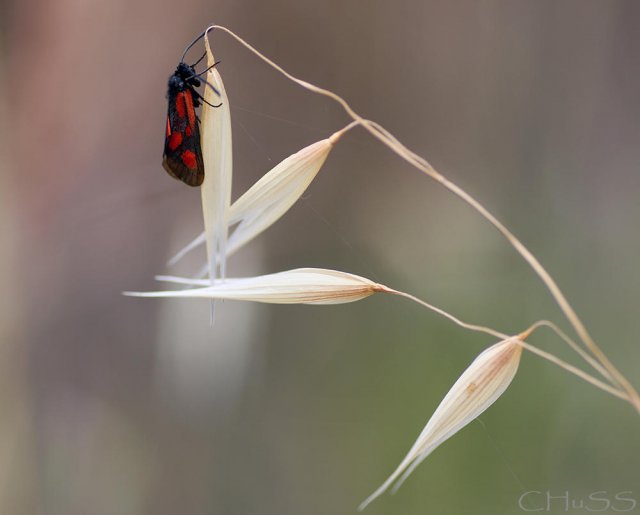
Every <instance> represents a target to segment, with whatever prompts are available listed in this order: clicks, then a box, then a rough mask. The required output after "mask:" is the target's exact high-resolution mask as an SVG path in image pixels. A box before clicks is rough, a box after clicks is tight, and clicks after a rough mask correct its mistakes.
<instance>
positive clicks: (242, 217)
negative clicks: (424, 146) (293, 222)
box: [169, 128, 346, 265]
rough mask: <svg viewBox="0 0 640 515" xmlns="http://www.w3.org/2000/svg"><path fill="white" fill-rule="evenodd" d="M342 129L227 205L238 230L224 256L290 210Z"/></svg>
mask: <svg viewBox="0 0 640 515" xmlns="http://www.w3.org/2000/svg"><path fill="white" fill-rule="evenodd" d="M345 129H346V128H345ZM345 129H342V130H340V131H338V132H336V133H335V134H333V135H332V136H330V137H329V138H326V139H323V140H320V141H317V142H315V143H312V144H311V145H308V146H306V147H304V148H303V149H301V150H299V151H298V152H296V153H295V154H292V155H290V156H289V157H287V158H286V159H284V160H283V161H281V162H280V163H278V164H277V165H276V166H275V167H273V168H272V169H271V170H270V171H269V172H267V173H266V174H264V175H263V176H262V177H261V178H260V179H259V180H258V181H257V182H256V183H255V184H254V185H253V186H251V188H249V189H248V190H247V191H246V192H245V193H244V194H243V195H242V196H241V197H240V198H239V199H238V200H236V201H235V202H234V203H233V204H232V205H231V208H230V209H229V216H228V224H229V226H230V227H231V226H233V225H235V224H238V226H237V227H236V229H235V230H234V231H233V234H232V235H231V237H230V238H229V242H228V245H227V249H226V250H227V252H226V255H227V256H231V255H232V254H233V253H234V252H236V251H237V250H238V249H240V248H241V247H243V246H244V245H246V244H247V243H249V242H250V241H251V240H252V239H253V238H255V237H256V236H258V235H259V234H260V233H261V232H262V231H264V230H265V229H267V228H269V227H270V226H271V225H273V224H274V223H275V222H277V221H278V220H279V219H280V218H281V217H282V216H283V215H284V214H285V213H286V212H287V211H288V210H289V209H291V206H293V205H294V204H295V203H296V202H297V201H298V199H299V198H300V197H302V195H303V194H304V192H305V191H306V189H307V188H308V187H309V184H311V182H312V181H313V179H314V178H315V177H316V175H317V174H318V172H319V171H320V168H322V165H323V164H324V162H325V161H326V159H327V157H328V156H329V152H331V149H332V148H333V145H334V144H335V143H336V141H337V140H338V139H339V138H340V136H341V135H342V134H343V133H344V130H345ZM205 241H206V237H205V232H203V233H202V234H200V235H199V236H197V237H196V238H195V239H194V240H193V241H192V242H190V243H189V244H188V245H187V246H186V247H184V248H183V249H182V250H180V252H178V253H177V254H176V255H175V256H174V257H173V258H171V260H170V261H169V265H173V264H175V263H177V262H178V261H180V259H182V258H183V257H184V256H185V255H186V254H188V253H189V252H190V251H192V250H193V249H195V248H196V247H198V246H199V245H201V244H203V243H204V242H205Z"/></svg>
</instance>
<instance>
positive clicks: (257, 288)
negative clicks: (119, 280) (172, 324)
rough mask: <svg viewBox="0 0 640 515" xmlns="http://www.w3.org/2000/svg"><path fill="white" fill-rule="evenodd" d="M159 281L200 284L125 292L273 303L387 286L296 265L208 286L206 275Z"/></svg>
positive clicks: (341, 296)
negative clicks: (176, 288)
mask: <svg viewBox="0 0 640 515" xmlns="http://www.w3.org/2000/svg"><path fill="white" fill-rule="evenodd" d="M157 279H158V280H160V281H167V282H174V283H178V284H186V285H190V286H199V287H198V288H192V289H188V290H177V291H154V292H125V295H129V296H132V297H182V298H185V297H187V298H207V299H228V300H247V301H253V302H268V303H272V304H344V303H347V302H355V301H357V300H361V299H364V298H366V297H368V296H369V295H372V294H373V293H376V292H381V291H387V288H385V287H384V286H382V285H380V284H377V283H375V282H373V281H370V280H369V279H365V278H364V277H360V276H358V275H353V274H348V273H346V272H339V271H337V270H326V269H322V268H297V269H294V270H287V271H285V272H279V273H276V274H269V275H260V276H257V277H245V278H241V279H226V280H225V281H223V282H218V283H216V284H215V285H213V286H209V281H208V280H207V279H186V278H181V277H166V276H159V277H157Z"/></svg>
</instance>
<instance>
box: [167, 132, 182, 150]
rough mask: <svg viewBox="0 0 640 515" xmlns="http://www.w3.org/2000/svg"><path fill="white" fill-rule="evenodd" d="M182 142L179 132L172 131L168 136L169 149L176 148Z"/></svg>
mask: <svg viewBox="0 0 640 515" xmlns="http://www.w3.org/2000/svg"><path fill="white" fill-rule="evenodd" d="M181 144H182V134H180V133H179V132H174V133H173V134H172V135H171V136H169V148H170V149H171V150H175V149H177V148H178V147H179V146H180V145H181Z"/></svg>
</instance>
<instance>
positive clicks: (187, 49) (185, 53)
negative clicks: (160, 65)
mask: <svg viewBox="0 0 640 515" xmlns="http://www.w3.org/2000/svg"><path fill="white" fill-rule="evenodd" d="M208 30H209V29H207V30H205V31H204V32H202V34H200V35H199V36H198V37H197V38H196V39H194V40H193V41H192V42H191V43H190V44H189V46H188V47H187V48H185V49H184V53H183V54H182V57H181V58H180V62H184V57H185V56H186V55H187V52H188V51H189V50H190V49H191V47H192V46H193V45H195V44H196V43H197V42H198V41H200V40H201V39H202V38H203V37H204V35H205V34H206V33H207V31H208Z"/></svg>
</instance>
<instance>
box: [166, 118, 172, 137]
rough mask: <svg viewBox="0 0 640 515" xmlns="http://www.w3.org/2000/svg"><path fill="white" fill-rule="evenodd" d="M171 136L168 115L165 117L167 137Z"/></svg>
mask: <svg viewBox="0 0 640 515" xmlns="http://www.w3.org/2000/svg"><path fill="white" fill-rule="evenodd" d="M169 136H171V124H170V123H169V117H167V138H168V137H169Z"/></svg>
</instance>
